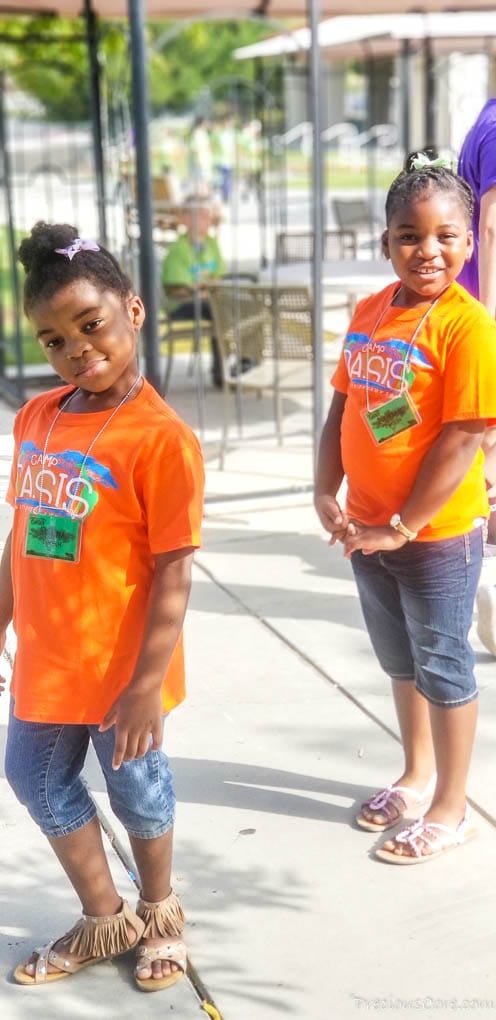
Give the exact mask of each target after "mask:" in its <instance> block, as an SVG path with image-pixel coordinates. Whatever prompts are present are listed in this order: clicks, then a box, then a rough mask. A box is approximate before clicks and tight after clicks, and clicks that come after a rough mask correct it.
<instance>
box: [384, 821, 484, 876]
mask: <svg viewBox="0 0 496 1020" xmlns="http://www.w3.org/2000/svg"><path fill="white" fill-rule="evenodd" d="M471 815H472V812H471V810H470V808H468V807H467V810H466V811H465V815H464V817H463V818H462V820H461V822H460V823H459V825H457V826H455V827H454V828H450V826H448V825H441V824H440V823H439V822H426V821H424V819H423V818H420V819H419V820H418V822H414V824H413V825H409V826H408V827H407V828H406V829H403V830H402V831H401V832H399V833H398V835H397V836H394V837H393V839H392V840H391V841H390V842H391V843H393V845H394V846H395V847H396V850H388V849H385V848H384V847H383V846H382V847H380V849H379V850H376V852H375V855H376V857H378V858H379V860H381V861H386V862H387V863H388V864H424V863H425V862H426V861H432V860H433V859H434V858H435V857H440V856H441V854H444V853H446V851H447V850H455V849H456V847H457V846H462V845H463V843H466V842H467V841H468V840H469V839H473V838H474V837H475V836H476V835H477V829H476V828H475V825H474V824H473V823H470V818H471ZM388 842H389V841H388ZM401 847H408V852H407V853H402V852H401ZM398 849H399V852H397V851H398ZM425 850H427V852H424V851H425Z"/></svg>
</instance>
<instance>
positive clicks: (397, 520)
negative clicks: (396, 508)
mask: <svg viewBox="0 0 496 1020" xmlns="http://www.w3.org/2000/svg"><path fill="white" fill-rule="evenodd" d="M389 527H390V528H394V530H395V531H399V533H400V535H403V538H407V539H408V541H409V542H413V539H414V538H416V537H417V534H418V532H417V531H410V528H407V527H406V525H405V524H403V521H402V520H401V517H400V515H399V514H393V516H392V517H391V520H390V522H389Z"/></svg>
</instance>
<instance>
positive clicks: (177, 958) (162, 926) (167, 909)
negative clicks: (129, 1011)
mask: <svg viewBox="0 0 496 1020" xmlns="http://www.w3.org/2000/svg"><path fill="white" fill-rule="evenodd" d="M136 913H137V915H138V917H140V918H141V920H142V921H143V922H144V925H145V930H144V933H143V935H142V938H143V939H145V940H146V939H147V938H153V939H155V938H160V939H162V940H163V941H162V942H161V944H160V945H159V946H149V945H146V942H140V944H139V946H138V949H137V952H136V968H135V972H134V977H135V981H136V984H137V986H138V988H140V989H141V991H142V992H159V991H160V990H161V989H162V988H170V986H171V985H175V984H176V982H177V981H180V980H181V978H182V977H184V975H185V973H186V966H187V960H186V946H185V944H184V942H183V939H182V931H183V928H184V925H185V922H186V918H185V916H184V914H183V911H182V908H181V904H180V903H179V900H178V898H177V896H176V894H175V893H174V892H172V891H171V892H170V893H169V895H168V896H166V898H165V900H160V901H159V902H158V903H147V902H146V900H142V899H140V900H138V905H137V907H136ZM155 960H167V961H168V962H169V963H175V964H176V967H177V970H174V971H171V973H170V974H166V975H163V977H159V978H155V977H146V978H144V977H141V971H144V970H151V968H152V964H153V963H154V961H155Z"/></svg>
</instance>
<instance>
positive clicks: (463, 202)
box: [386, 146, 474, 226]
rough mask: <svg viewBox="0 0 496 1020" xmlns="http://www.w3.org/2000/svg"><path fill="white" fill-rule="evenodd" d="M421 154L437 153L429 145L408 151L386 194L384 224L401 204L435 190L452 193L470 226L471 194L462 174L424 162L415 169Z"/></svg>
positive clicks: (472, 208)
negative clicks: (400, 169) (402, 166)
mask: <svg viewBox="0 0 496 1020" xmlns="http://www.w3.org/2000/svg"><path fill="white" fill-rule="evenodd" d="M422 156H427V157H428V158H429V159H431V158H436V156H437V153H436V150H435V149H434V148H432V147H431V146H428V147H427V148H426V149H424V150H423V151H422V152H411V153H410V154H409V155H408V156H407V158H406V160H405V169H404V170H402V171H401V173H400V174H398V176H397V177H396V178H395V180H394V181H393V183H392V185H391V187H390V189H389V191H388V194H387V198H386V223H387V224H388V225H389V223H390V222H391V219H392V217H393V216H394V215H395V213H396V212H397V211H398V209H400V208H401V207H402V206H405V205H411V203H412V202H416V201H418V199H420V198H425V197H426V196H427V195H429V194H432V192H435V191H438V192H444V194H451V195H452V196H453V198H456V199H457V200H458V202H459V204H460V206H461V208H462V210H463V213H464V215H465V218H466V220H467V224H468V226H471V224H472V215H473V211H474V195H473V192H472V189H471V187H470V185H468V184H467V182H466V181H464V179H463V177H460V176H459V174H457V173H455V171H454V170H450V169H449V168H448V167H446V166H436V165H433V164H431V165H429V164H428V163H427V164H426V165H424V166H422V167H421V168H420V169H418V168H417V167H415V166H414V165H413V164H414V162H415V161H416V160H417V159H418V158H419V157H422Z"/></svg>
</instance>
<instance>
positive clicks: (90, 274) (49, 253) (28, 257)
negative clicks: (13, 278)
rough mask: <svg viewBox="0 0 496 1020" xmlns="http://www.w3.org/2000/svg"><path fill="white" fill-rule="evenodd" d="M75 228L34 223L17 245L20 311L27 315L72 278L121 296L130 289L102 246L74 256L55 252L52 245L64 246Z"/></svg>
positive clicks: (126, 294)
mask: <svg viewBox="0 0 496 1020" xmlns="http://www.w3.org/2000/svg"><path fill="white" fill-rule="evenodd" d="M76 237H78V232H77V230H76V228H75V227H72V226H70V224H68V223H53V224H50V223H43V222H42V221H41V220H40V221H39V222H38V223H36V224H35V226H34V227H33V229H32V230H31V234H30V236H29V237H25V238H24V240H23V241H22V242H21V244H20V246H19V250H18V252H17V257H18V259H19V262H21V263H22V265H23V266H24V269H25V271H26V279H25V281H24V311H25V312H26V315H29V312H30V310H31V309H32V307H33V305H35V304H36V303H37V301H39V300H40V299H41V300H44V301H45V300H49V299H50V298H51V297H53V295H54V294H55V293H56V292H57V291H58V290H61V289H62V288H63V287H67V286H68V285H69V284H71V283H74V282H75V281H76V280H89V281H90V282H91V283H93V284H94V285H95V287H97V288H98V289H99V290H101V291H103V290H110V291H114V293H115V294H118V295H119V297H121V298H122V299H123V300H124V299H125V298H126V297H127V296H128V294H129V292H130V291H132V289H133V285H132V283H131V280H130V279H129V278H128V277H127V276H126V274H125V273H123V271H122V269H121V267H120V265H119V263H118V262H117V260H116V259H115V258H114V256H113V255H112V254H111V253H110V252H109V251H107V249H106V248H102V247H101V246H100V247H99V250H98V251H81V252H78V253H77V254H76V255H75V256H74V258H72V259H68V258H67V256H66V255H60V254H58V253H57V252H56V251H55V249H56V248H67V247H68V246H69V245H71V244H72V242H73V241H74V240H75V238H76Z"/></svg>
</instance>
